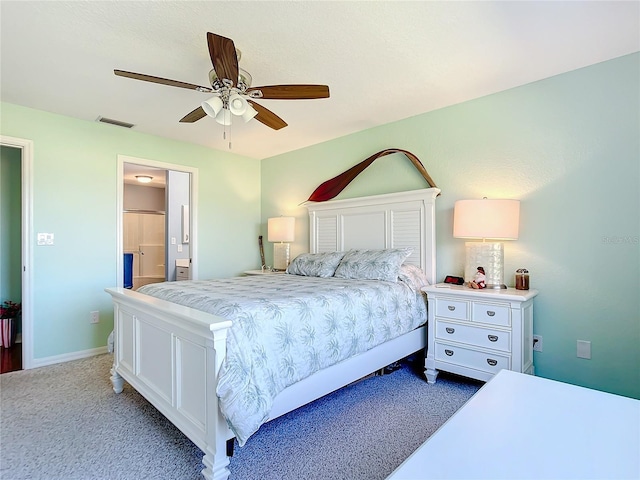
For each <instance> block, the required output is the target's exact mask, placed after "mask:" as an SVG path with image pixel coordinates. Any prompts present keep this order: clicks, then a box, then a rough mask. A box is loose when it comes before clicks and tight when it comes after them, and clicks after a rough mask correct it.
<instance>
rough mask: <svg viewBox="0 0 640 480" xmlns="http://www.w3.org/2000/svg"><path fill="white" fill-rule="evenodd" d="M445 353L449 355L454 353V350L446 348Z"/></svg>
mask: <svg viewBox="0 0 640 480" xmlns="http://www.w3.org/2000/svg"><path fill="white" fill-rule="evenodd" d="M444 353H446V354H447V356H448V357H450V356H452V355H453V350H445V351H444Z"/></svg>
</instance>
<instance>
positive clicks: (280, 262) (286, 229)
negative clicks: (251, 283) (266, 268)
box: [267, 217, 296, 270]
mask: <svg viewBox="0 0 640 480" xmlns="http://www.w3.org/2000/svg"><path fill="white" fill-rule="evenodd" d="M295 221H296V219H295V218H294V217H274V218H270V219H268V220H267V240H269V241H270V242H280V243H274V244H273V269H274V270H286V269H287V267H288V266H289V244H288V243H285V242H293V239H294V227H295Z"/></svg>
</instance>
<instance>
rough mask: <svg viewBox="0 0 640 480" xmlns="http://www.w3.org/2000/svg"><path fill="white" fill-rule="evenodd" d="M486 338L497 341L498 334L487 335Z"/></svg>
mask: <svg viewBox="0 0 640 480" xmlns="http://www.w3.org/2000/svg"><path fill="white" fill-rule="evenodd" d="M487 338H488V339H489V341H490V342H497V341H498V336H497V335H487Z"/></svg>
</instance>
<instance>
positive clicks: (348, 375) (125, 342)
mask: <svg viewBox="0 0 640 480" xmlns="http://www.w3.org/2000/svg"><path fill="white" fill-rule="evenodd" d="M439 192H440V191H439V190H438V189H437V188H429V189H423V190H415V191H411V192H401V193H394V194H385V195H377V196H371V197H364V198H357V199H347V200H335V201H328V202H323V203H317V204H310V205H308V206H307V208H308V210H309V225H310V252H311V253H321V252H329V251H345V250H349V249H383V248H397V247H412V249H413V253H412V254H411V256H409V257H408V259H407V260H406V263H411V264H414V265H416V266H419V267H420V268H422V270H423V271H424V272H425V273H426V275H427V278H428V280H429V281H430V282H431V283H435V280H436V279H435V198H436V196H437V195H438V193H439ZM106 291H107V292H108V293H109V294H110V295H111V296H112V298H113V303H114V333H115V334H114V340H115V342H114V343H115V355H114V365H113V367H112V369H111V381H112V383H113V388H114V391H115V392H117V393H119V392H121V391H122V389H123V385H124V381H126V382H128V383H129V384H130V385H131V386H132V387H133V388H135V389H136V390H137V391H138V392H139V393H140V394H142V395H143V396H144V397H145V398H146V399H147V400H148V401H149V402H150V403H151V404H152V405H154V406H155V407H156V408H157V409H158V410H159V411H160V412H161V413H163V414H164V415H165V416H166V417H167V418H168V419H169V420H170V421H171V422H172V423H173V424H174V425H175V426H176V427H177V428H179V429H180V430H181V431H182V432H183V433H184V434H185V435H186V436H187V437H188V438H189V439H190V440H191V441H193V442H194V443H195V444H196V445H197V446H198V448H200V449H201V450H202V451H203V452H204V458H203V464H204V466H205V468H204V469H203V470H202V474H203V475H204V477H205V478H207V479H209V480H213V479H216V480H218V479H226V478H227V477H228V476H229V470H228V468H227V467H228V464H229V456H228V453H229V452H228V450H227V445H228V442H227V441H228V440H230V439H232V438H233V436H234V435H233V433H232V432H231V430H230V429H229V428H228V426H227V423H226V421H225V419H224V417H223V416H222V414H221V413H220V409H219V405H218V397H217V395H216V388H217V382H218V374H219V372H220V369H221V366H222V364H223V361H224V359H225V355H226V341H227V332H228V330H229V328H230V327H231V325H232V322H231V321H230V320H227V319H225V318H222V317H218V316H215V315H211V314H207V313H204V312H202V311H199V310H195V309H192V308H188V307H184V306H180V305H177V304H174V303H170V302H167V301H163V300H160V299H157V298H154V297H150V296H148V295H143V294H141V293H138V292H135V291H131V290H128V289H124V288H108V289H106ZM425 347H426V326H422V327H420V328H417V329H415V330H413V331H411V332H409V333H407V334H404V335H402V336H400V337H397V338H395V339H394V340H391V341H389V342H386V343H384V344H382V345H379V346H377V347H375V348H373V349H371V350H368V351H366V352H364V353H362V354H359V355H357V356H354V357H351V358H349V359H347V360H344V361H342V362H340V363H338V364H337V365H335V366H333V367H329V368H327V369H324V370H321V371H319V372H317V373H315V374H313V375H311V376H309V377H307V378H305V379H304V380H302V381H300V382H298V383H295V384H293V385H291V386H290V387H288V388H287V389H285V390H284V391H283V392H282V393H280V394H279V395H278V396H277V397H276V398H275V402H274V405H273V407H272V408H271V411H270V414H269V418H270V419H273V418H276V417H278V416H280V415H283V414H285V413H287V412H290V411H292V410H294V409H296V408H298V407H300V406H302V405H305V404H307V403H309V402H311V401H313V400H315V399H317V398H320V397H322V396H323V395H326V394H327V393H330V392H332V391H334V390H336V389H338V388H341V387H343V386H344V385H347V384H348V383H350V382H352V381H355V380H357V379H359V378H361V377H363V376H365V375H368V374H370V373H372V372H374V371H376V370H379V369H381V368H383V367H385V366H386V365H388V364H390V363H393V362H394V361H396V360H399V359H401V358H404V357H406V356H407V355H410V354H412V353H414V352H416V351H418V350H421V349H423V348H425Z"/></svg>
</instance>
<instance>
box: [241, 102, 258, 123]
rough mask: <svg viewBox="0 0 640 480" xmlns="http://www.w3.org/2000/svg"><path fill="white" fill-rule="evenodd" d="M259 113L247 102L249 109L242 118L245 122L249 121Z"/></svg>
mask: <svg viewBox="0 0 640 480" xmlns="http://www.w3.org/2000/svg"><path fill="white" fill-rule="evenodd" d="M257 114H258V112H257V111H256V109H255V108H253V107H252V106H251V105H249V104H247V109H246V110H245V112H244V113H243V114H242V120H244V123H247V122H248V121H249V120H251V119H252V118H253V117H255V116H256V115H257Z"/></svg>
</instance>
